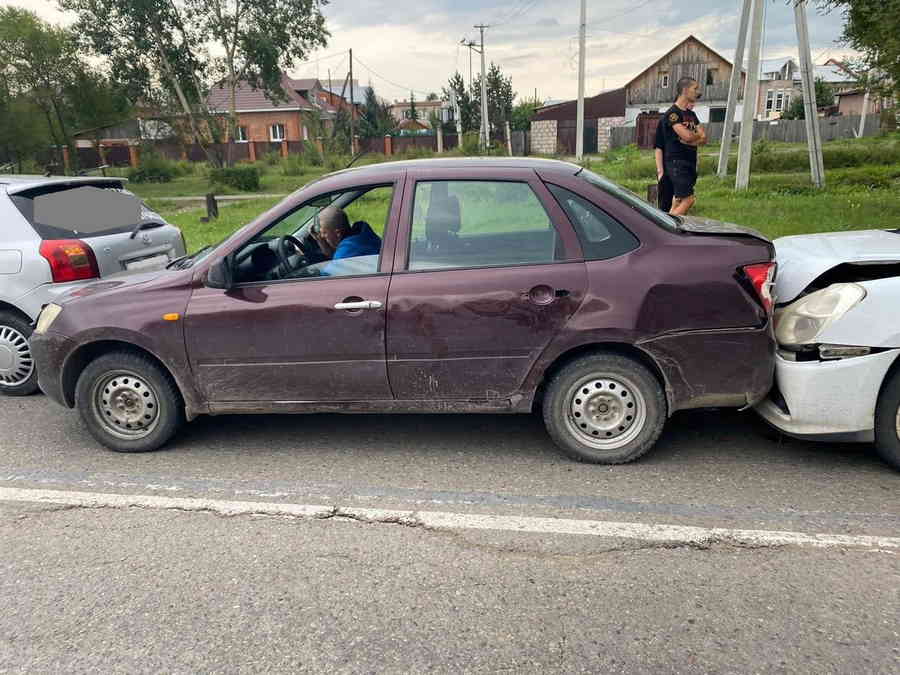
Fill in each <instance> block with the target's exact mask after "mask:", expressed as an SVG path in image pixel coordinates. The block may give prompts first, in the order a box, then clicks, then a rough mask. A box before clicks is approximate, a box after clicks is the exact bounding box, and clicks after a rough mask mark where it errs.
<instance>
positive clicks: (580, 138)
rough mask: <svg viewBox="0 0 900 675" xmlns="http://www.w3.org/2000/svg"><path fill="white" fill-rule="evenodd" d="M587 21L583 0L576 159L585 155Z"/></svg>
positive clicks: (579, 50) (579, 43) (580, 23)
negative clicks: (585, 45)
mask: <svg viewBox="0 0 900 675" xmlns="http://www.w3.org/2000/svg"><path fill="white" fill-rule="evenodd" d="M586 23H587V0H581V20H580V22H579V24H578V104H577V107H576V112H575V159H577V160H579V161H581V158H582V157H583V156H584V31H585V24H586Z"/></svg>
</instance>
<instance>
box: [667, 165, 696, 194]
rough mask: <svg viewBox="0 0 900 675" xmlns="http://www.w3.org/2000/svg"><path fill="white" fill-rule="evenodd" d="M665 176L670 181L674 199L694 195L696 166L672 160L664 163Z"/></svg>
mask: <svg viewBox="0 0 900 675" xmlns="http://www.w3.org/2000/svg"><path fill="white" fill-rule="evenodd" d="M666 175H667V176H668V177H669V180H671V181H672V191H673V192H674V193H675V198H676V199H684V198H685V197H690V196H691V195H692V194H694V184H695V183H696V182H697V165H696V164H695V163H694V162H690V161H688V160H685V159H672V160H669V161H668V162H666Z"/></svg>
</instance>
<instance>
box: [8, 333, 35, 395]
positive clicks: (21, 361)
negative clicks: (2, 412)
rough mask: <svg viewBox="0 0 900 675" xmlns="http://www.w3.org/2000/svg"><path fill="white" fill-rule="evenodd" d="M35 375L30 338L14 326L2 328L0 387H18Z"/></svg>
mask: <svg viewBox="0 0 900 675" xmlns="http://www.w3.org/2000/svg"><path fill="white" fill-rule="evenodd" d="M32 373H34V358H33V357H32V356H31V346H30V345H29V344H28V338H27V337H25V336H24V335H23V334H22V333H20V332H19V331H17V330H16V329H15V328H13V327H12V326H0V387H17V386H19V385H21V384H24V383H25V382H27V381H28V378H30V377H31V375H32Z"/></svg>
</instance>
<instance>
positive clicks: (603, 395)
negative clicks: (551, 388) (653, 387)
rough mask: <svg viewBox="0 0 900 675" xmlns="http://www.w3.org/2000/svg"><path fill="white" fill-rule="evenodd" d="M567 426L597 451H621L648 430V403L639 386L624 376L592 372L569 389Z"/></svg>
mask: <svg viewBox="0 0 900 675" xmlns="http://www.w3.org/2000/svg"><path fill="white" fill-rule="evenodd" d="M566 401H567V403H566V426H567V427H568V429H569V431H570V432H571V433H572V434H573V435H574V436H575V437H576V438H577V439H578V440H579V441H580V442H582V443H584V444H585V445H588V446H590V447H592V448H595V449H597V450H618V449H619V448H622V447H624V446H626V445H628V444H629V443H631V442H632V441H633V440H634V439H635V438H637V436H638V435H639V434H640V433H641V431H642V430H643V429H644V424H645V422H646V421H647V404H646V401H645V400H644V396H643V394H642V393H641V392H640V390H639V389H638V387H637V386H636V385H635V384H634V382H632V381H631V380H629V379H628V378H626V377H622V376H620V375H616V376H607V375H596V374H595V375H589V376H587V377H584V378H582V379H581V380H579V381H578V383H576V384H575V385H573V386H572V387H570V388H569V391H568V394H567V396H566Z"/></svg>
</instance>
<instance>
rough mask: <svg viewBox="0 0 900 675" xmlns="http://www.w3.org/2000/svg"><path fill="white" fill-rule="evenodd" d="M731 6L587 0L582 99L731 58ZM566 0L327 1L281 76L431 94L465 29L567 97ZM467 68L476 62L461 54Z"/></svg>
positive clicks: (549, 94)
mask: <svg viewBox="0 0 900 675" xmlns="http://www.w3.org/2000/svg"><path fill="white" fill-rule="evenodd" d="M765 1H766V33H765V43H764V51H763V58H774V57H778V56H785V55H789V54H792V53H793V54H796V34H795V32H794V21H793V9H792V6H791V5H789V4H788V2H789V0H765ZM740 4H741V3H740V1H739V0H731V1H728V0H691V1H690V2H685V1H684V0H682V1H680V2H677V1H675V0H603V1H600V0H588V9H587V13H588V16H587V22H588V29H587V34H588V38H587V82H586V93H588V94H593V93H596V92H598V91H600V90H602V89H608V88H612V87H616V86H621V85H623V84H625V83H626V82H627V81H628V80H629V79H631V78H632V77H634V76H635V75H637V74H638V73H639V72H640V71H642V70H643V69H644V68H646V67H647V66H648V65H650V64H651V63H652V62H653V61H654V60H656V59H657V58H659V57H660V56H662V55H663V54H665V53H666V52H667V51H668V50H669V49H671V47H672V46H674V44H675V43H677V42H678V41H680V40H682V39H683V38H685V37H687V36H688V35H689V34H691V33H693V34H694V35H696V36H697V37H698V38H700V39H701V40H703V41H704V42H706V43H707V44H708V45H710V46H711V47H713V48H714V49H716V50H717V51H719V52H720V53H721V54H722V55H723V56H724V57H725V58H727V59H729V60H732V59H733V58H734V48H735V42H736V34H737V26H738V19H739V16H738V15H739V13H740ZM2 5H14V6H19V7H26V8H28V9H32V10H34V11H35V12H37V13H38V14H39V15H40V16H42V17H43V18H45V19H48V20H50V21H53V22H58V23H67V22H68V21H70V20H71V18H69V17H66V16H65V15H64V14H62V13H61V12H59V11H58V10H57V9H56V2H55V0H0V6H2ZM578 9H579V3H578V0H418V2H415V3H405V2H398V1H397V0H354V1H353V2H348V1H347V0H332V2H331V3H330V4H328V5H327V6H326V7H325V9H324V13H325V15H326V16H327V18H328V28H329V30H330V31H331V38H330V40H329V46H328V47H327V48H325V49H323V50H321V51H320V52H318V53H317V54H314V55H311V59H315V60H316V62H312V61H311V62H308V63H306V64H301V65H298V67H297V68H296V69H295V71H294V73H293V75H295V76H298V77H307V76H318V77H319V78H321V79H325V78H326V77H327V74H328V69H329V68H330V69H331V72H332V76H333V77H334V79H342V78H343V77H344V75H346V72H347V65H348V60H347V55H346V50H347V49H349V48H351V47H352V48H353V55H354V77H355V78H358V79H360V80H361V81H362V82H363V83H364V84H365V83H368V82H371V83H372V85H373V86H374V87H375V89H376V91H377V92H378V93H379V94H380V95H381V96H382V97H384V98H387V99H391V100H393V99H397V98H408V97H409V90H410V89H413V90H415V91H416V96H417V98H418V97H420V96H422V95H424V93H426V92H429V91H437V92H439V91H440V89H441V86H443V85H444V84H445V83H446V81H447V79H448V77H449V75H451V74H452V73H453V72H454V71H455V70H457V69H458V70H459V71H460V72H462V73H463V75H464V77H466V79H468V71H469V50H468V49H466V48H465V47H460V46H459V42H460V40H461V39H463V38H469V39H477V37H478V31H477V30H475V29H474V28H473V27H472V26H473V24H478V23H485V24H490V25H491V28H489V29H487V30H486V31H485V46H486V49H485V52H486V54H487V58H488V61H495V62H496V63H497V64H498V65H499V66H500V67H501V68H502V69H503V71H504V72H505V73H506V74H508V75H511V76H512V80H513V89H514V90H515V91H516V92H518V94H519V96H531V95H533V94H534V91H535V89H537V92H538V96H539V97H540V98H542V99H548V98H574V97H575V95H576V94H577V86H578V85H577V64H578V61H577V54H578V39H577V35H578ZM841 24H842V20H841V16H840V15H839V14H836V13H832V14H827V15H823V14H821V13H820V12H819V11H818V10H816V9H815V8H814V7H811V8H810V10H809V33H810V41H811V44H812V52H813V59H814V60H815V62H816V63H822V62H824V61H825V60H826V59H827V58H829V57H838V58H839V57H841V56H843V55H846V54H849V53H850V52H849V50H847V49H846V48H844V47H842V46H841V45H839V44H838V43H837V40H838V38H839V36H840V33H841ZM472 56H473V67H474V68H475V70H476V71H477V70H478V68H479V61H478V59H479V57H478V55H477V54H473V55H472Z"/></svg>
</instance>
